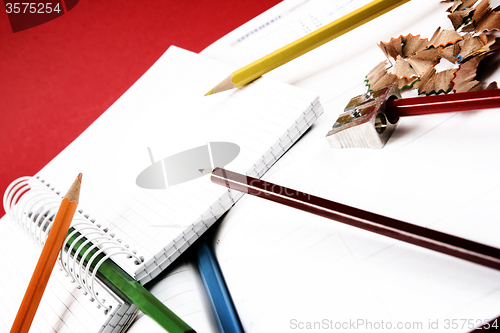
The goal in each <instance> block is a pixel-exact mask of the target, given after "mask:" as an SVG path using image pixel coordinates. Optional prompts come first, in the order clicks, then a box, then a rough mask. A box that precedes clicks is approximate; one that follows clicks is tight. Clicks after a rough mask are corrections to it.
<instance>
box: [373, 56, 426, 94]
mask: <svg viewBox="0 0 500 333" xmlns="http://www.w3.org/2000/svg"><path fill="white" fill-rule="evenodd" d="M387 65H388V63H387V61H382V62H381V63H379V64H378V65H377V66H375V68H373V69H372V70H371V72H370V73H368V75H367V76H366V80H365V81H366V84H367V85H368V89H369V90H370V91H374V90H378V89H380V88H383V87H385V86H388V85H389V84H391V83H393V82H396V84H397V85H398V88H399V90H402V89H404V88H411V87H412V85H413V84H414V83H415V82H417V81H418V80H419V78H418V77H412V78H398V77H397V76H396V75H395V74H392V73H389V72H388V71H387V69H386V66H387Z"/></svg>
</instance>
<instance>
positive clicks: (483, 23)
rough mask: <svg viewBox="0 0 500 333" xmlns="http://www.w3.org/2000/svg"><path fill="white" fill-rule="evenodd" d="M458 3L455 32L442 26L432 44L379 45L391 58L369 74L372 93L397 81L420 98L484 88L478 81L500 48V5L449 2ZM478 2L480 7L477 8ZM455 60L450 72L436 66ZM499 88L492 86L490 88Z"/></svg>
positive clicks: (404, 40) (416, 40) (402, 40)
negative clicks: (482, 67)
mask: <svg viewBox="0 0 500 333" xmlns="http://www.w3.org/2000/svg"><path fill="white" fill-rule="evenodd" d="M442 2H453V5H452V6H451V7H450V8H448V10H447V11H448V12H450V13H451V14H449V15H448V18H449V19H450V20H451V22H452V24H453V27H454V28H455V30H446V29H441V27H439V28H437V30H436V32H435V33H434V35H433V36H432V38H431V39H430V40H428V39H427V38H421V37H420V35H416V36H413V35H412V34H408V35H406V36H402V35H401V36H399V37H397V38H391V40H390V41H389V42H388V43H384V42H380V44H378V46H379V47H380V49H381V50H382V51H383V52H384V54H385V56H386V57H387V60H385V61H382V62H381V63H379V64H378V65H377V66H376V67H375V68H374V69H372V71H371V72H370V73H369V74H368V75H367V76H366V80H365V81H366V84H367V86H368V90H369V91H374V90H378V89H380V88H382V87H385V86H387V85H389V84H390V83H392V82H396V83H397V85H398V87H399V89H400V90H404V89H417V90H418V94H425V95H431V94H436V95H437V94H439V93H445V94H446V93H448V92H450V91H452V90H453V91H454V92H466V91H473V90H482V89H483V85H482V84H481V82H479V81H478V80H476V74H477V68H478V65H479V63H480V62H481V61H482V60H483V59H484V58H485V57H487V56H488V55H490V54H492V53H493V52H495V51H497V50H498V49H499V48H500V38H498V37H496V35H497V36H498V35H500V34H499V31H500V6H498V7H496V8H495V9H492V8H491V5H490V2H489V1H488V0H482V1H480V2H479V3H477V2H478V0H455V1H453V0H445V1H442ZM476 3H477V4H476ZM446 61H447V62H449V64H448V65H449V66H448V67H450V68H449V69H446V70H442V71H440V72H437V70H436V68H435V66H436V65H437V64H439V63H440V62H446ZM494 88H497V84H496V82H492V83H491V84H490V85H489V86H488V87H487V88H486V89H494Z"/></svg>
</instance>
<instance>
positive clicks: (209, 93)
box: [205, 89, 214, 96]
mask: <svg viewBox="0 0 500 333" xmlns="http://www.w3.org/2000/svg"><path fill="white" fill-rule="evenodd" d="M213 93H214V90H213V89H212V90H210V91H209V92H207V93H206V94H205V96H209V95H212V94H213Z"/></svg>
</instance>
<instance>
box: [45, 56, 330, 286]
mask: <svg viewBox="0 0 500 333" xmlns="http://www.w3.org/2000/svg"><path fill="white" fill-rule="evenodd" d="M231 71H232V68H231V67H228V66H227V65H222V64H220V63H218V62H215V61H213V60H209V59H206V58H204V57H202V56H200V55H197V54H194V53H191V52H188V51H185V50H182V49H179V48H176V47H171V48H170V49H169V50H168V51H167V52H166V53H165V54H164V55H163V56H162V57H161V58H160V59H159V60H158V61H157V62H156V63H155V64H154V65H153V66H152V67H151V68H150V69H149V70H148V72H146V73H145V74H144V75H143V77H141V79H139V80H138V81H137V82H136V83H135V84H134V85H133V86H132V87H131V88H130V89H129V90H128V91H127V92H126V93H125V94H124V95H123V96H122V97H120V99H119V100H118V101H116V102H115V103H114V104H113V105H112V106H111V107H110V108H109V109H108V110H107V111H106V112H105V113H104V114H103V115H102V116H101V117H100V118H99V119H98V120H97V121H95V122H94V123H93V124H92V125H91V126H90V127H89V128H88V129H87V130H86V131H85V132H84V133H83V134H82V135H81V136H80V137H79V138H78V139H76V140H75V141H74V142H73V143H72V144H71V145H70V146H68V147H67V148H66V149H65V150H64V151H63V152H61V153H60V154H59V155H58V156H57V157H56V158H55V159H54V160H53V161H51V162H50V163H49V164H48V165H47V166H46V167H44V169H43V170H42V171H41V172H40V173H39V175H40V176H41V178H42V179H45V180H46V181H47V182H49V183H51V186H55V187H56V188H62V187H63V186H62V185H61V184H66V183H67V182H68V180H69V179H72V178H74V175H75V174H78V172H82V173H83V175H84V178H85V186H82V192H81V196H80V197H81V202H80V205H79V208H80V209H83V211H84V214H89V215H90V218H91V219H96V221H97V222H96V223H100V224H102V225H103V226H106V227H107V228H109V229H110V233H116V234H117V237H118V238H123V240H124V244H129V245H130V248H131V249H135V250H137V251H138V255H139V256H144V257H145V259H146V265H145V267H139V269H140V270H139V271H138V273H137V277H138V279H140V281H141V282H142V283H145V282H147V281H149V280H150V279H151V278H153V277H154V276H156V275H157V274H159V273H160V271H161V270H162V269H164V268H165V267H167V266H168V265H169V264H170V262H171V261H172V260H173V259H175V258H176V257H177V256H178V255H179V254H180V253H181V252H182V251H184V250H185V249H186V248H187V247H188V246H189V244H190V243H192V242H193V241H194V240H195V239H196V238H197V237H198V236H199V235H200V234H201V233H203V232H204V231H205V230H206V229H207V228H208V227H209V226H210V225H211V224H212V223H213V222H214V221H215V219H216V217H217V216H220V215H221V214H222V213H223V212H224V211H225V210H227V209H228V208H229V207H230V206H231V205H232V204H233V203H234V201H235V200H237V199H238V198H239V196H240V194H239V193H234V194H230V193H229V192H228V191H227V190H226V189H224V188H223V187H221V186H218V185H213V184H212V183H211V182H210V180H209V177H208V176H205V177H200V178H198V179H195V180H193V181H190V182H187V183H183V184H179V185H175V186H173V187H170V188H168V190H145V189H142V188H140V187H138V186H137V185H136V177H137V176H138V175H139V173H140V172H141V171H142V170H144V169H145V168H146V167H148V166H149V165H150V164H151V160H150V155H149V153H148V147H151V151H152V153H153V158H154V160H155V161H157V160H160V159H163V158H165V157H168V156H171V155H173V154H176V153H179V152H182V151H185V150H187V149H191V148H195V147H198V146H202V145H205V144H206V143H207V142H211V141H212V142H213V141H227V142H232V143H235V144H237V145H239V147H240V153H239V155H238V157H237V158H236V159H235V160H234V161H233V162H231V163H230V164H229V165H227V167H228V168H229V169H231V170H236V171H239V172H242V173H250V174H254V175H261V174H262V173H263V172H264V171H265V170H267V168H268V167H269V166H270V165H272V163H274V161H275V160H276V159H277V158H279V156H281V154H282V153H283V152H284V151H285V150H286V149H288V148H289V147H290V146H291V144H292V143H293V142H294V141H295V140H297V139H298V137H299V136H300V135H301V134H302V133H303V132H305V130H306V129H307V128H308V127H309V126H310V125H311V124H312V122H314V120H315V119H316V118H317V117H318V116H319V114H321V112H322V110H321V108H320V106H319V103H317V97H316V95H315V94H313V93H310V92H307V91H304V90H302V89H298V88H296V87H292V86H288V85H285V84H282V83H279V82H275V81H273V80H267V79H262V80H258V81H257V82H256V83H254V84H251V85H249V86H247V87H245V88H243V89H238V90H234V91H231V92H227V93H222V94H216V95H212V96H208V97H204V94H205V93H206V92H207V91H208V90H209V89H210V87H212V86H214V85H215V84H216V83H217V82H219V81H220V80H222V79H223V78H224V77H225V76H226V75H227V74H228V73H230V72H231ZM187 167H189V166H187ZM173 240H175V244H174V242H173ZM120 264H121V265H122V266H124V267H125V269H127V270H128V271H129V272H132V273H133V272H134V271H135V270H136V269H137V267H134V266H133V264H131V263H127V262H126V260H122V261H120Z"/></svg>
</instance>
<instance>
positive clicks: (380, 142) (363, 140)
mask: <svg viewBox="0 0 500 333" xmlns="http://www.w3.org/2000/svg"><path fill="white" fill-rule="evenodd" d="M390 98H401V94H400V93H399V89H398V87H397V85H396V84H394V83H393V84H391V85H389V86H387V87H384V88H381V89H379V90H376V91H373V92H371V93H367V94H364V95H359V96H356V97H354V98H352V99H351V100H350V101H349V103H348V104H347V106H346V108H345V109H344V113H342V114H341V115H340V116H339V118H338V119H337V121H336V122H335V124H333V128H332V130H331V131H329V132H328V134H327V135H326V139H327V140H328V142H329V143H330V147H332V148H382V147H384V145H385V144H386V142H387V140H389V138H390V136H391V134H392V132H394V130H395V129H396V125H397V123H398V121H399V118H395V119H389V117H387V114H386V109H385V106H386V102H387V101H388V100H389V99H390Z"/></svg>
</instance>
